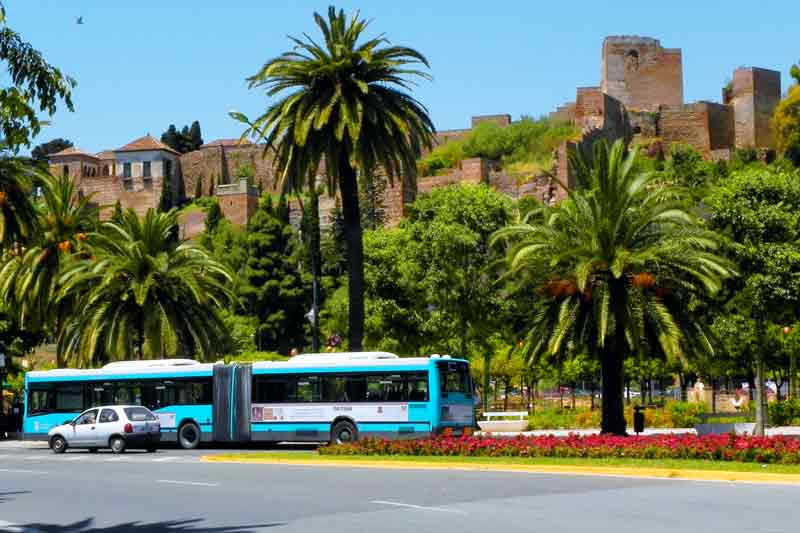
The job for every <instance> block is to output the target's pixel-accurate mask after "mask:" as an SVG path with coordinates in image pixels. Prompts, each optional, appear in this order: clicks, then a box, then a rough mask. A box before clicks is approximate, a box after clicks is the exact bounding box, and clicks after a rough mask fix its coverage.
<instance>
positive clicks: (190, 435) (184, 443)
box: [178, 422, 200, 450]
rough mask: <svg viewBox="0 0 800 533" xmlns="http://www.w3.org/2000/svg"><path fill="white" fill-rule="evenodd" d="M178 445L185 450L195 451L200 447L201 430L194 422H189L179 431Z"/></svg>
mask: <svg viewBox="0 0 800 533" xmlns="http://www.w3.org/2000/svg"><path fill="white" fill-rule="evenodd" d="M178 444H180V445H181V448H183V449H184V450H194V449H195V448H197V446H199V445H200V428H199V427H197V424H195V423H194V422H188V423H186V424H184V425H182V426H181V428H180V429H179V430H178Z"/></svg>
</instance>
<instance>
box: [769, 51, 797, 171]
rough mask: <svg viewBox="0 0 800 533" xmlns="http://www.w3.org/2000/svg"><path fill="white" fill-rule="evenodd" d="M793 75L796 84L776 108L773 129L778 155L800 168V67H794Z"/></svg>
mask: <svg viewBox="0 0 800 533" xmlns="http://www.w3.org/2000/svg"><path fill="white" fill-rule="evenodd" d="M791 74H792V77H793V78H794V79H795V84H794V85H793V86H791V87H789V90H788V92H787V93H786V97H785V98H784V99H783V100H781V101H780V102H779V103H778V106H777V107H776V108H775V112H774V114H773V116H772V129H773V131H774V132H775V146H776V148H777V149H778V153H780V154H781V155H783V156H784V157H786V158H787V159H789V160H791V161H792V163H794V165H795V166H796V167H800V67H799V66H798V65H793V66H792V71H791Z"/></svg>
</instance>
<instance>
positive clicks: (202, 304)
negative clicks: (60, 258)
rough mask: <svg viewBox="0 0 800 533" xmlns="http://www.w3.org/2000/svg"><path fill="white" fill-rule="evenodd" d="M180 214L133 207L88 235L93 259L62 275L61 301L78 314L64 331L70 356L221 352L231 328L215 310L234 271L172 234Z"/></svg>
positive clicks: (81, 362)
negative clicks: (73, 300) (69, 303)
mask: <svg viewBox="0 0 800 533" xmlns="http://www.w3.org/2000/svg"><path fill="white" fill-rule="evenodd" d="M176 227H177V212H176V211H175V210H172V211H170V212H168V213H158V212H156V211H155V210H153V209H149V210H148V211H147V213H146V215H145V216H144V218H142V219H139V217H138V216H137V215H136V213H135V212H134V211H133V210H132V209H128V210H127V211H126V212H124V213H123V216H122V219H121V220H119V221H108V222H104V223H103V224H102V225H101V227H100V230H99V231H98V232H96V233H93V234H91V235H90V236H89V239H88V241H87V243H88V250H89V251H90V253H91V254H92V258H91V259H90V260H88V261H75V262H74V263H73V264H72V265H69V266H67V267H66V268H65V271H64V273H63V275H62V276H61V279H60V283H61V289H60V290H59V293H58V297H59V299H62V300H63V299H67V298H72V297H74V298H77V307H76V309H79V310H80V312H77V313H75V314H74V315H73V316H72V318H71V320H70V321H69V322H68V323H67V325H66V326H65V327H64V328H63V329H62V331H61V334H60V337H59V342H60V343H61V344H62V345H63V350H64V353H65V355H66V358H67V360H68V362H69V363H70V364H72V365H75V366H85V365H87V363H89V362H93V361H97V360H102V359H111V360H115V359H117V360H122V359H132V358H135V359H148V358H159V357H164V356H166V355H171V354H175V353H176V352H180V351H189V352H194V353H198V354H199V355H200V357H201V358H205V359H207V358H208V357H210V356H212V355H214V354H218V353H220V351H221V350H222V349H224V347H225V346H226V345H227V340H228V334H227V331H226V330H225V327H224V325H223V323H222V321H221V320H220V318H219V316H218V315H217V313H216V309H219V308H221V307H222V306H223V305H225V304H226V303H228V302H230V301H231V300H232V298H233V294H232V292H231V290H230V288H229V286H230V284H231V283H232V281H233V275H232V274H231V273H230V272H229V270H228V269H227V267H225V266H224V265H222V264H221V263H219V262H217V261H216V260H214V259H212V258H211V256H210V254H209V253H208V252H207V251H206V250H205V249H204V248H202V247H200V246H197V245H194V244H191V243H182V242H179V241H178V239H176V238H175V235H176Z"/></svg>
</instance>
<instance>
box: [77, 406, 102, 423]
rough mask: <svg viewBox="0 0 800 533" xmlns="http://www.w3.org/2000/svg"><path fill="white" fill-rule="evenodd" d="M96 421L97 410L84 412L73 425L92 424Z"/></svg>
mask: <svg viewBox="0 0 800 533" xmlns="http://www.w3.org/2000/svg"><path fill="white" fill-rule="evenodd" d="M96 421H97V409H91V410H89V411H86V412H85V413H83V414H82V415H81V416H79V417H78V419H77V420H76V421H75V425H77V426H81V425H85V424H94V423H95V422H96Z"/></svg>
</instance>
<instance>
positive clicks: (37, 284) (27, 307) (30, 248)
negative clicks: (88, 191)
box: [0, 177, 97, 366]
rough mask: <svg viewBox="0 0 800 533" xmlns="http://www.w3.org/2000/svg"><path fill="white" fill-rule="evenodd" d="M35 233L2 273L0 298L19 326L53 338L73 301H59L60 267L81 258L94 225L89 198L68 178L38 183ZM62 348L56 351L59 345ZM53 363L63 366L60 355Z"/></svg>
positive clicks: (71, 308)
mask: <svg viewBox="0 0 800 533" xmlns="http://www.w3.org/2000/svg"><path fill="white" fill-rule="evenodd" d="M42 184H43V186H42V202H41V205H40V210H41V216H40V221H39V226H38V229H39V230H38V231H37V233H36V234H35V236H34V238H33V239H31V241H30V242H29V243H28V245H27V246H26V248H25V251H24V253H23V254H21V255H19V254H18V255H10V256H9V257H7V260H6V261H5V262H4V263H3V265H2V269H0V295H2V297H3V300H4V301H5V302H7V303H9V304H11V305H10V308H11V309H12V310H14V311H15V312H16V314H17V319H18V321H19V323H20V325H22V326H23V327H25V328H26V329H28V330H30V331H34V332H46V333H50V334H52V335H53V336H57V335H58V333H59V332H60V331H61V329H62V328H63V326H64V324H65V321H66V320H67V318H68V316H69V315H70V314H72V313H74V307H73V305H74V302H73V301H58V299H57V298H56V297H55V295H56V292H57V291H58V289H59V286H60V275H61V273H62V269H63V266H64V264H65V263H66V262H68V261H70V259H72V258H73V256H74V255H76V257H78V258H80V257H83V248H84V246H83V245H84V242H85V241H86V239H87V234H88V233H89V232H91V231H92V230H93V229H94V228H95V226H96V224H97V208H96V207H94V206H93V205H92V197H91V196H84V197H81V196H79V195H78V194H77V191H76V189H75V185H74V183H73V181H72V178H70V177H59V178H47V179H44V180H43V181H42ZM59 348H60V347H59ZM56 355H57V362H58V365H59V366H63V363H64V361H63V358H62V353H61V351H60V349H59V351H58V352H57V354H56Z"/></svg>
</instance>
